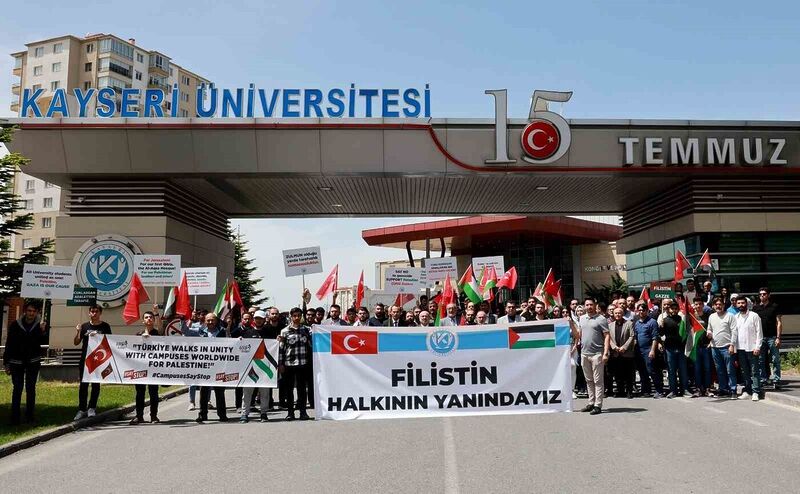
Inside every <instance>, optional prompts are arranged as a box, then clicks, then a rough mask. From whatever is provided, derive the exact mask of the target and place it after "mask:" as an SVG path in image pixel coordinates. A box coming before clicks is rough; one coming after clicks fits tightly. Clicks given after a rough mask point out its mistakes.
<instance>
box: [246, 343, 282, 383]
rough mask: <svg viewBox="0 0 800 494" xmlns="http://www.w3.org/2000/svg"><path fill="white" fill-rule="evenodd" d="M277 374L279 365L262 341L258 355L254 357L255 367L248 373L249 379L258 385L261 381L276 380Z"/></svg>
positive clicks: (257, 351)
mask: <svg viewBox="0 0 800 494" xmlns="http://www.w3.org/2000/svg"><path fill="white" fill-rule="evenodd" d="M277 372H278V363H277V362H275V359H274V358H273V357H272V355H270V354H269V352H268V351H267V346H266V345H265V344H264V340H261V343H260V344H259V345H258V349H257V350H256V353H255V354H254V355H253V365H252V366H251V367H250V370H249V371H248V372H247V377H249V378H250V379H251V380H252V381H253V382H254V383H257V382H260V381H261V380H271V379H274V378H275V374H276V373H277Z"/></svg>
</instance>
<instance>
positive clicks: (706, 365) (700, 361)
mask: <svg viewBox="0 0 800 494" xmlns="http://www.w3.org/2000/svg"><path fill="white" fill-rule="evenodd" d="M695 353H696V357H695V359H694V383H695V385H696V386H697V387H698V388H699V389H700V391H705V390H707V389H708V388H710V387H711V350H709V349H708V347H705V346H702V347H697V350H695Z"/></svg>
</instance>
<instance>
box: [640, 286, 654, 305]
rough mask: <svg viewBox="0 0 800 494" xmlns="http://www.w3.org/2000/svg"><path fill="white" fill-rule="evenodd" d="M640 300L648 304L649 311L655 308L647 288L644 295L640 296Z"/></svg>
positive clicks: (643, 289) (644, 288)
mask: <svg viewBox="0 0 800 494" xmlns="http://www.w3.org/2000/svg"><path fill="white" fill-rule="evenodd" d="M639 300H641V301H642V302H646V303H647V309H648V310H651V309H652V308H653V302H652V301H651V300H650V291H649V290H648V289H647V287H643V288H642V293H641V295H639Z"/></svg>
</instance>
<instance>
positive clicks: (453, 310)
mask: <svg viewBox="0 0 800 494" xmlns="http://www.w3.org/2000/svg"><path fill="white" fill-rule="evenodd" d="M445 310H446V311H447V315H446V316H445V317H443V318H441V319H440V320H439V326H458V306H457V305H456V304H454V303H452V302H451V303H449V304H447V307H445Z"/></svg>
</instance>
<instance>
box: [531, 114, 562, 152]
mask: <svg viewBox="0 0 800 494" xmlns="http://www.w3.org/2000/svg"><path fill="white" fill-rule="evenodd" d="M560 144H561V134H560V133H559V131H558V129H557V128H556V126H555V125H553V123H552V122H548V121H547V120H534V121H532V122H531V123H529V124H528V125H527V126H526V127H525V128H524V129H523V130H522V149H523V150H524V151H525V154H527V155H528V156H530V157H531V158H533V159H535V160H546V159H547V158H549V157H551V156H553V155H554V154H555V153H556V151H558V146H559V145H560Z"/></svg>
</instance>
